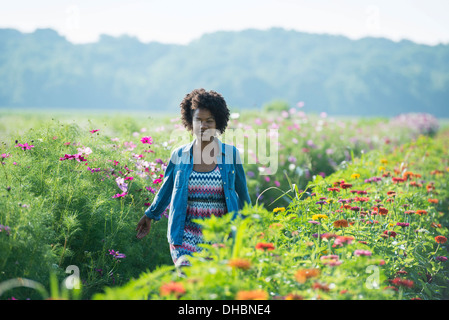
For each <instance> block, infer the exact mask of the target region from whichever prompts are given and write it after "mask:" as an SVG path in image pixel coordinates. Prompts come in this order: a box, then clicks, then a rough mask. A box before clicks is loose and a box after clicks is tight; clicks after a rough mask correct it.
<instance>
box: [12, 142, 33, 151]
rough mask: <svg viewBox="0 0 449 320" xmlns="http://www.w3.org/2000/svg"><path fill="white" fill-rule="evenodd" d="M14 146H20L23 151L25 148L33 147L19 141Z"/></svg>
mask: <svg viewBox="0 0 449 320" xmlns="http://www.w3.org/2000/svg"><path fill="white" fill-rule="evenodd" d="M16 147H20V148H22V150H23V151H25V150H30V149H31V148H34V146H33V145H29V144H28V143H26V142H25V143H23V144H22V143H19V144H17V145H16Z"/></svg>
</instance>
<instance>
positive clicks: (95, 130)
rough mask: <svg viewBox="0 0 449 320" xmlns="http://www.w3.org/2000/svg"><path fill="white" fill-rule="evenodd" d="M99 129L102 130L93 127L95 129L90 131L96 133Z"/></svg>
mask: <svg viewBox="0 0 449 320" xmlns="http://www.w3.org/2000/svg"><path fill="white" fill-rule="evenodd" d="M97 131H100V130H98V129H93V130H90V131H89V132H90V133H95V132H97Z"/></svg>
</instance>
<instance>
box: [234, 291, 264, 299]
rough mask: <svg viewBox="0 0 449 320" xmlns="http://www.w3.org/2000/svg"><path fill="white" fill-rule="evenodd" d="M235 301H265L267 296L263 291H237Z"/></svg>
mask: <svg viewBox="0 0 449 320" xmlns="http://www.w3.org/2000/svg"><path fill="white" fill-rule="evenodd" d="M235 299H236V300H267V299H268V294H267V293H266V292H265V291H263V290H250V291H239V292H237V295H236V297H235Z"/></svg>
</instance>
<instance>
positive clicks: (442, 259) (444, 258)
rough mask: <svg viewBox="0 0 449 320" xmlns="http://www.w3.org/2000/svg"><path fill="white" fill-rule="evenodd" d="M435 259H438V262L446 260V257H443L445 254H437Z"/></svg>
mask: <svg viewBox="0 0 449 320" xmlns="http://www.w3.org/2000/svg"><path fill="white" fill-rule="evenodd" d="M435 260H437V261H440V262H446V261H447V257H445V256H438V257H435Z"/></svg>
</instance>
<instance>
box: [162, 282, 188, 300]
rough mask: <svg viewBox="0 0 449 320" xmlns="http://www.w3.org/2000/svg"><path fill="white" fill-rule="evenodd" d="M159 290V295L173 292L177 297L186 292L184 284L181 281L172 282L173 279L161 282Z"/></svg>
mask: <svg viewBox="0 0 449 320" xmlns="http://www.w3.org/2000/svg"><path fill="white" fill-rule="evenodd" d="M159 290H160V294H161V296H168V295H171V294H174V295H175V296H176V297H179V296H181V295H183V294H184V293H186V290H185V289H184V285H183V284H182V283H181V282H174V281H171V282H169V283H164V284H162V285H161V287H160V289H159Z"/></svg>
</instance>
